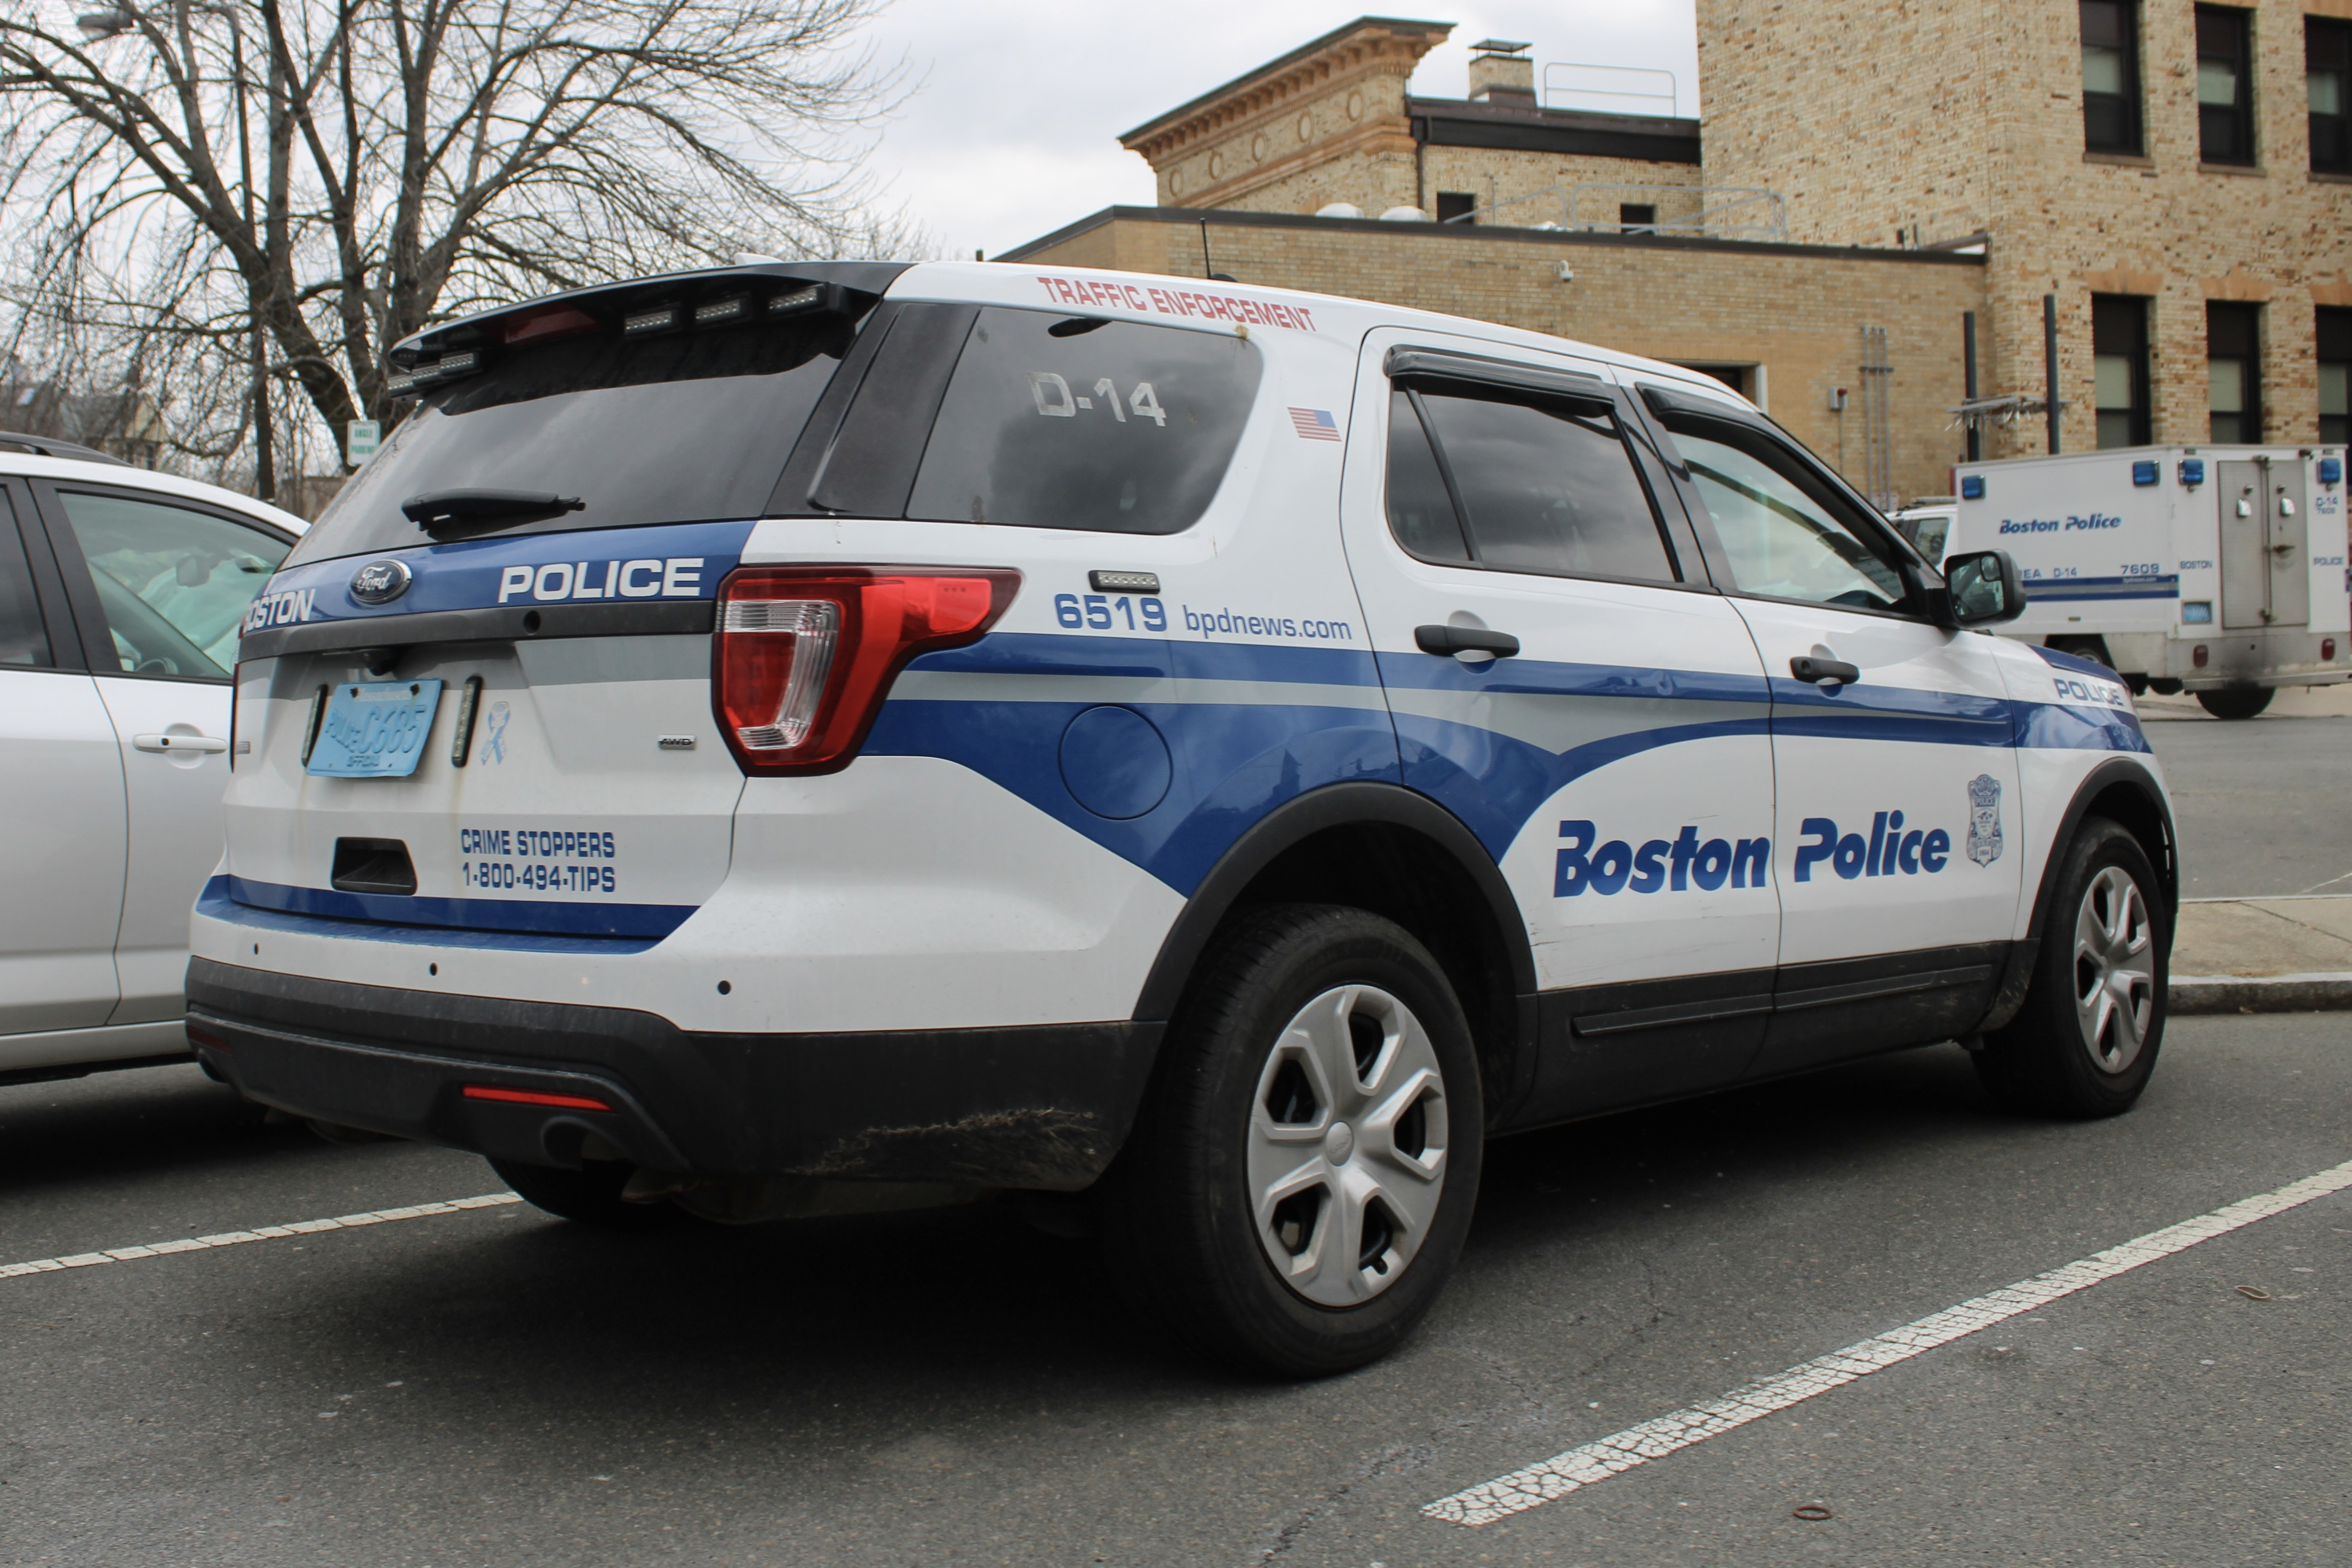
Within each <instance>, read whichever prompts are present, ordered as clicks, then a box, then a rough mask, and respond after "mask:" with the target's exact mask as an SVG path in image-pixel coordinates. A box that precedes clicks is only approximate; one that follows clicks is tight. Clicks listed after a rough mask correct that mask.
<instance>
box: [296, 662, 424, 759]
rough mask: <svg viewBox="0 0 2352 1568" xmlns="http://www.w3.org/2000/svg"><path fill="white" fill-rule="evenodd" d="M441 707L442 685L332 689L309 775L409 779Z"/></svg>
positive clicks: (366, 684)
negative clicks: (436, 711) (434, 717)
mask: <svg viewBox="0 0 2352 1568" xmlns="http://www.w3.org/2000/svg"><path fill="white" fill-rule="evenodd" d="M440 705H441V683H440V682H439V681H437V680H362V681H345V682H344V683H343V684H342V685H341V686H337V687H334V688H331V689H330V692H329V695H328V698H327V713H326V717H325V718H323V719H321V720H320V721H319V739H318V742H317V743H316V744H315V745H313V746H312V747H311V748H310V766H309V770H308V771H310V772H311V773H323V774H325V775H327V776H328V777H330V778H340V779H404V778H406V777H407V776H408V775H409V774H411V773H415V771H416V763H417V759H419V758H420V757H422V756H424V755H425V740H426V738H427V737H429V736H430V735H431V734H432V733H433V713H434V710H436V709H437V708H438V707H439V706H440Z"/></svg>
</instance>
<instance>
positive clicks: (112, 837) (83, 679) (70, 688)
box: [0, 483, 123, 1072]
mask: <svg viewBox="0 0 2352 1568" xmlns="http://www.w3.org/2000/svg"><path fill="white" fill-rule="evenodd" d="M36 560H37V561H39V562H40V563H41V565H42V566H43V568H45V570H44V573H43V575H44V576H45V577H46V578H47V582H48V584H49V585H50V593H49V594H48V595H42V594H41V593H40V592H39V591H38V588H37V580H36V578H35V576H34V575H33V571H32V563H33V562H34V561H36ZM47 566H48V561H47V540H46V538H44V537H43V536H42V534H41V531H40V530H39V528H38V526H37V524H35V523H34V521H33V519H32V509H31V506H30V504H29V500H28V498H27V497H26V494H25V493H24V492H23V491H22V490H20V489H16V487H15V486H14V485H12V484H6V483H0V801H5V802H6V805H7V809H6V812H5V821H0V889H5V897H0V1072H6V1071H10V1070H14V1069H18V1068H40V1067H47V1066H50V1065H52V1064H54V1063H56V1062H58V1061H60V1060H69V1059H71V1058H72V1054H73V1053H72V1047H71V1046H70V1044H68V1043H61V1042H59V1041H58V1040H57V1039H56V1038H55V1037H53V1035H52V1033H51V1032H52V1031H57V1030H70V1029H83V1028H91V1027H95V1026H98V1025H100V1024H103V1023H105V1022H106V1020H107V1017H108V1016H109V1015H110V1014H111V1013H112V1012H113V1011H114V1006H115V1001H116V998H117V996H118V994H119V993H118V991H117V988H116V984H115V977H114V934H115V928H116V926H117V925H118V924H119V923H120V921H121V915H122V866H123V801H122V763H121V758H120V757H119V756H118V755H117V754H116V751H115V741H114V729H113V726H112V725H111V724H110V723H109V722H108V721H107V716H106V708H105V705H104V704H103V703H102V702H100V700H99V695H98V688H97V686H96V685H95V684H94V683H93V682H92V681H91V679H90V678H89V673H88V672H87V671H86V670H84V669H83V668H81V662H82V660H81V653H80V649H79V646H78V645H77V642H76V639H75V637H74V632H73V626H72V622H71V618H70V616H68V613H67V611H66V607H65V604H64V601H63V599H62V597H61V596H59V595H58V593H57V589H56V583H57V579H56V577H55V576H54V575H52V574H49V573H48V572H47V570H46V568H47ZM45 597H46V598H47V600H48V601H49V602H48V604H47V606H46V607H47V610H48V615H47V616H46V617H45V616H44V615H43V613H42V612H43V609H44V605H43V599H44V598H45Z"/></svg>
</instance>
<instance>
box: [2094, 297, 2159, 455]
mask: <svg viewBox="0 0 2352 1568" xmlns="http://www.w3.org/2000/svg"><path fill="white" fill-rule="evenodd" d="M2091 353H2092V363H2093V365H2094V366H2095V376H2096V379H2097V383H2098V410H2099V445H2100V446H2102V447H2145V446H2147V444H2148V442H2149V441H2151V440H2153V439H2154V438H2155V437H2154V436H2153V434H2152V433H2151V431H2150V429H2149V424H2148V396H2147V300H2139V299H2134V298H2132V297H2131V296H2129V295H2126V294H2094V295H2092V296H2091Z"/></svg>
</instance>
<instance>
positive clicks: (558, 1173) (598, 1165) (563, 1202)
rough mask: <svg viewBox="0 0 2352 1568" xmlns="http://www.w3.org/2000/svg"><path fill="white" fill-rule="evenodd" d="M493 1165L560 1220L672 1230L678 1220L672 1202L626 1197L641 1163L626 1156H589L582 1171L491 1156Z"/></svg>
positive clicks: (530, 1199)
mask: <svg viewBox="0 0 2352 1568" xmlns="http://www.w3.org/2000/svg"><path fill="white" fill-rule="evenodd" d="M490 1169H491V1170H493V1171H496V1172H497V1173H499V1180H500V1181H502V1182H504V1183H505V1184H507V1185H508V1186H509V1187H512V1188H513V1189H514V1190H515V1191H516V1192H517V1193H519V1194H521V1196H522V1200H523V1201H524V1202H525V1203H527V1204H530V1205H531V1206H532V1207H533V1208H541V1209H545V1210H546V1211H547V1212H548V1213H549V1214H551V1215H555V1216H556V1217H557V1218H559V1219H569V1220H577V1221H579V1222H580V1223H581V1224H582V1225H593V1226H601V1227H602V1228H604V1229H606V1230H667V1229H670V1228H672V1227H674V1226H677V1224H678V1223H679V1215H678V1210H677V1208H676V1207H674V1206H673V1205H670V1204H668V1203H667V1202H664V1203H657V1204H626V1203H623V1202H622V1201H621V1189H622V1188H623V1187H625V1186H627V1185H628V1184H629V1178H630V1176H632V1175H633V1174H635V1172H636V1167H635V1165H632V1164H629V1163H626V1162H625V1161H620V1160H585V1161H583V1162H581V1165H580V1168H579V1169H578V1170H576V1171H566V1170H560V1169H558V1168H557V1167H555V1166H552V1165H521V1164H517V1163H514V1162H512V1161H509V1160H492V1161H491V1162H490Z"/></svg>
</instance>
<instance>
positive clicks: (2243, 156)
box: [2197, 5, 2254, 163]
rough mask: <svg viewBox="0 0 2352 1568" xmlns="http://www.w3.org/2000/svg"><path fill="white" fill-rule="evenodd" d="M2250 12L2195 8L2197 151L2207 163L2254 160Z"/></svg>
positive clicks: (2210, 6)
mask: <svg viewBox="0 0 2352 1568" xmlns="http://www.w3.org/2000/svg"><path fill="white" fill-rule="evenodd" d="M2252 28H2253V13H2252V12H2251V11H2232V10H2228V9H2225V8H2224V7H2222V6H2220V5H2200V6H2198V7H2197V146H2198V156H2199V157H2200V158H2202V159H2203V160H2204V161H2205V162H2206V163H2252V162H2253V161H2254V83H2253V70H2252V65H2253V40H2252Z"/></svg>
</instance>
